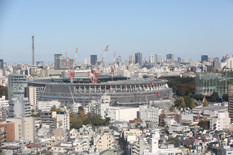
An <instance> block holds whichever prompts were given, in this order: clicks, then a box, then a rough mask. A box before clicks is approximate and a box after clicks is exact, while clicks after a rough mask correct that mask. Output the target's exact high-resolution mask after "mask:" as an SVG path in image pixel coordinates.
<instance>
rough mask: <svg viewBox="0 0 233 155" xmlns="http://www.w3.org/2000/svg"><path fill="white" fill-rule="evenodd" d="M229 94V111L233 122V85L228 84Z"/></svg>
mask: <svg viewBox="0 0 233 155" xmlns="http://www.w3.org/2000/svg"><path fill="white" fill-rule="evenodd" d="M228 96H229V97H228V112H229V117H230V118H231V123H233V85H229V86H228Z"/></svg>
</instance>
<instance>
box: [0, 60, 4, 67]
mask: <svg viewBox="0 0 233 155" xmlns="http://www.w3.org/2000/svg"><path fill="white" fill-rule="evenodd" d="M0 69H4V61H3V59H0Z"/></svg>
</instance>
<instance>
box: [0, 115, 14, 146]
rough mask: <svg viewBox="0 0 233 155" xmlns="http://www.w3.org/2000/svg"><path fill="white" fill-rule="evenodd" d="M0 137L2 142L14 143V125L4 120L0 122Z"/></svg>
mask: <svg viewBox="0 0 233 155" xmlns="http://www.w3.org/2000/svg"><path fill="white" fill-rule="evenodd" d="M0 131H1V134H0V137H1V143H2V142H13V141H15V123H14V122H11V121H7V120H6V119H1V120H0Z"/></svg>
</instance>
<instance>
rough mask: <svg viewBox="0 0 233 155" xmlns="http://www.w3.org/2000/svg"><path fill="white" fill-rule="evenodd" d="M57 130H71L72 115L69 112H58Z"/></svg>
mask: <svg viewBox="0 0 233 155" xmlns="http://www.w3.org/2000/svg"><path fill="white" fill-rule="evenodd" d="M57 128H63V129H66V130H70V114H69V112H68V111H57Z"/></svg>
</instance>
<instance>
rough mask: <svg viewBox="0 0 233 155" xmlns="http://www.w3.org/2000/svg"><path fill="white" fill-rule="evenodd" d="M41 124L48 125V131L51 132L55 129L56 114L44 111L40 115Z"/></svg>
mask: <svg viewBox="0 0 233 155" xmlns="http://www.w3.org/2000/svg"><path fill="white" fill-rule="evenodd" d="M40 117H41V123H42V124H46V125H50V131H51V132H52V131H53V130H54V129H56V127H57V118H56V117H57V116H56V112H51V111H46V112H42V113H41V116H40Z"/></svg>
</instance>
